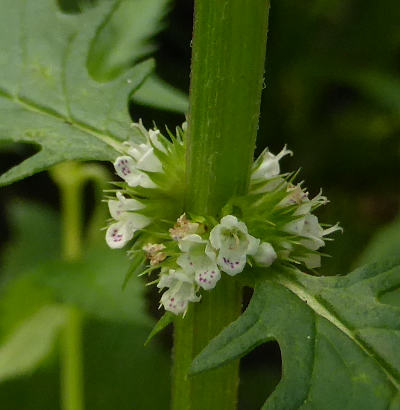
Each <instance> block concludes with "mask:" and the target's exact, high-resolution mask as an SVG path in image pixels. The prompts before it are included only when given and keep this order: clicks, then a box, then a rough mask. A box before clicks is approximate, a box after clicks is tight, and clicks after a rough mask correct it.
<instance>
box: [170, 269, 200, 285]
mask: <svg viewBox="0 0 400 410" xmlns="http://www.w3.org/2000/svg"><path fill="white" fill-rule="evenodd" d="M169 274H170V275H171V276H172V277H174V278H175V279H176V280H177V281H178V282H185V283H189V284H193V280H194V279H193V275H191V274H188V273H187V272H185V271H183V270H182V269H178V270H174V269H170V270H169Z"/></svg>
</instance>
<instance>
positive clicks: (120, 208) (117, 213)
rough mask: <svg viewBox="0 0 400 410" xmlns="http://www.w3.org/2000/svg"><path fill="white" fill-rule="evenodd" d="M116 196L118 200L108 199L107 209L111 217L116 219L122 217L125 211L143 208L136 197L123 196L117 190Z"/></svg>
mask: <svg viewBox="0 0 400 410" xmlns="http://www.w3.org/2000/svg"><path fill="white" fill-rule="evenodd" d="M118 194H119V195H118ZM117 198H118V200H114V199H111V200H109V201H108V209H109V210H110V214H111V217H112V218H114V219H116V220H117V221H119V220H120V219H121V218H122V217H123V215H124V214H125V213H126V211H136V210H139V209H143V208H144V205H143V204H142V203H141V202H139V201H137V200H136V199H131V198H129V199H127V198H124V196H123V195H122V194H121V193H120V192H117Z"/></svg>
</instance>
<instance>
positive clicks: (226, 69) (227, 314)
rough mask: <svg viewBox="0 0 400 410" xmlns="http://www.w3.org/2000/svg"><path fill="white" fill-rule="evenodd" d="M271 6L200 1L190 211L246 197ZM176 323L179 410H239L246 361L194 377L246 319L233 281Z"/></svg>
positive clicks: (238, 0)
mask: <svg viewBox="0 0 400 410" xmlns="http://www.w3.org/2000/svg"><path fill="white" fill-rule="evenodd" d="M268 10H269V3H268V1H266V0H218V1H216V0H197V1H196V2H195V23H194V39H193V55H192V70H191V90H190V109H189V121H188V124H189V128H188V146H187V176H186V183H187V184H186V204H185V205H186V211H188V212H193V213H195V214H198V215H212V216H218V212H219V211H220V209H221V207H222V206H223V205H224V204H225V203H226V201H227V200H228V199H229V198H230V197H232V196H234V195H237V194H242V193H245V192H246V190H247V187H248V183H249V175H250V168H251V164H252V160H253V152H254V146H255V139H256V133H257V126H258V117H259V109H260V99H261V92H262V84H263V74H264V60H265V51H266V38H267V27H268ZM193 305H194V306H192V307H191V309H190V311H189V312H188V314H187V316H186V317H185V318H183V319H179V320H178V321H177V323H176V325H175V336H174V370H173V386H172V408H173V410H205V409H218V410H233V409H235V408H236V402H237V387H238V382H239V376H238V375H239V362H238V361H234V362H231V363H230V364H228V365H226V366H224V367H221V368H220V369H217V370H213V371H210V372H206V373H204V374H201V375H197V376H188V370H189V368H190V365H191V362H192V360H193V358H194V357H195V356H196V355H197V354H198V353H199V352H200V351H201V350H202V349H203V348H204V347H205V346H206V345H207V344H208V342H209V341H210V339H212V338H213V337H214V336H216V335H217V334H218V333H219V332H220V331H221V330H222V329H223V328H224V327H225V326H226V325H228V324H229V323H230V322H232V321H233V320H234V319H236V318H237V316H238V315H239V314H240V310H241V289H240V288H239V286H238V284H237V283H236V281H235V280H234V279H232V278H230V277H227V275H225V277H224V278H223V279H221V280H220V281H219V283H218V285H217V287H216V288H215V289H213V290H212V291H211V292H203V299H202V301H201V302H200V303H197V304H193Z"/></svg>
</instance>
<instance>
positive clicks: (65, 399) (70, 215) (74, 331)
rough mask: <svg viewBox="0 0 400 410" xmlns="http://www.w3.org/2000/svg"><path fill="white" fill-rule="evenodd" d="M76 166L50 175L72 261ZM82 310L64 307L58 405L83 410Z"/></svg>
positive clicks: (78, 242) (78, 246)
mask: <svg viewBox="0 0 400 410" xmlns="http://www.w3.org/2000/svg"><path fill="white" fill-rule="evenodd" d="M80 167H81V166H80V165H79V164H77V163H73V162H69V163H63V164H59V165H57V166H55V167H54V168H53V170H52V177H53V179H54V181H55V182H56V183H57V185H58V187H59V190H60V196H61V215H62V226H63V257H64V259H66V260H68V261H74V260H77V259H79V258H80V257H81V254H82V207H83V203H82V188H83V181H84V179H83V177H82V173H81V170H80ZM82 321H83V318H82V313H81V312H80V311H79V310H78V309H76V308H74V307H70V308H69V309H68V316H67V320H66V324H65V327H64V329H63V333H62V337H61V407H62V409H63V410H83V409H84V392H83V360H82V359H83V357H82Z"/></svg>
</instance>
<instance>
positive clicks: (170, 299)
mask: <svg viewBox="0 0 400 410" xmlns="http://www.w3.org/2000/svg"><path fill="white" fill-rule="evenodd" d="M161 303H162V305H163V306H164V309H165V310H168V311H169V312H172V313H174V314H175V315H179V314H180V313H183V312H184V311H185V310H186V309H187V307H188V300H185V299H182V298H180V297H179V296H177V295H176V294H175V293H174V292H173V290H172V289H169V290H167V291H166V292H164V293H163V295H162V296H161Z"/></svg>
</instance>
